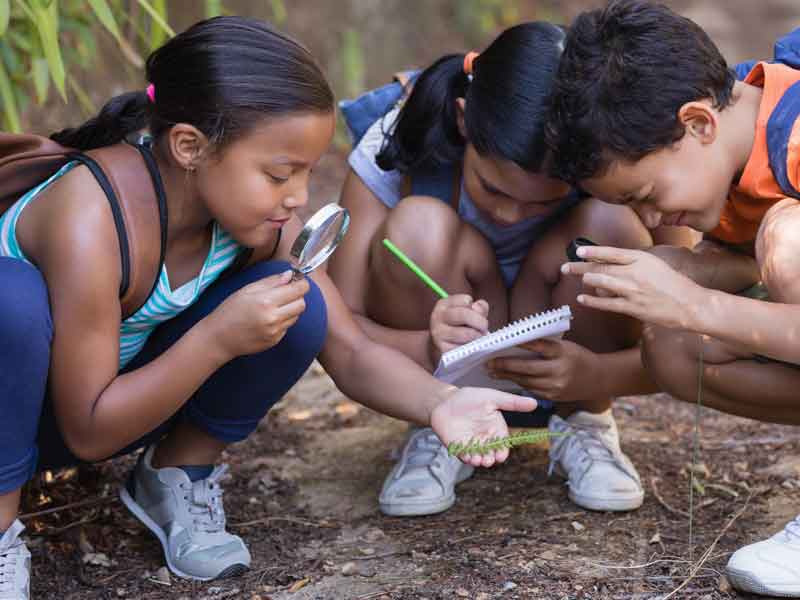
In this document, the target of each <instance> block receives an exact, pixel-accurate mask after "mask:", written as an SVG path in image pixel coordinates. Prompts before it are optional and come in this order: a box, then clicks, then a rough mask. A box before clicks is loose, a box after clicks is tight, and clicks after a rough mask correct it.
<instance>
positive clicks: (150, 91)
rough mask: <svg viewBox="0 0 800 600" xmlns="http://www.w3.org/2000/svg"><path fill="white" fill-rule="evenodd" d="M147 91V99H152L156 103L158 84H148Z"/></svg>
mask: <svg viewBox="0 0 800 600" xmlns="http://www.w3.org/2000/svg"><path fill="white" fill-rule="evenodd" d="M145 92H146V93H147V99H148V100H150V102H151V103H153V104H155V103H156V86H154V85H153V84H152V83H151V84H150V85H148V86H147V89H146V90H145Z"/></svg>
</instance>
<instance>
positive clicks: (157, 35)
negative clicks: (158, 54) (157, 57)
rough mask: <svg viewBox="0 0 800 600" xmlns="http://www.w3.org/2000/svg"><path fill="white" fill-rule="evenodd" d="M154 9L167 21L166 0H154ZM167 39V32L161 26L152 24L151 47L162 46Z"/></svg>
mask: <svg viewBox="0 0 800 600" xmlns="http://www.w3.org/2000/svg"><path fill="white" fill-rule="evenodd" d="M152 1H153V9H154V10H155V11H156V12H157V13H158V14H159V15H160V16H161V18H162V19H163V20H164V22H165V23H166V22H167V3H166V1H165V0H152ZM166 39H167V34H166V33H164V30H163V29H162V28H161V27H156V26H155V24H153V25H151V26H150V49H151V50H155V49H156V48H158V47H160V46H161V44H163V43H164V42H165V41H166Z"/></svg>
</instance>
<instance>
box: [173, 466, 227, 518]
mask: <svg viewBox="0 0 800 600" xmlns="http://www.w3.org/2000/svg"><path fill="white" fill-rule="evenodd" d="M227 471H228V465H226V464H223V465H220V466H218V467H216V468H215V469H214V470H213V471H212V472H211V475H209V476H208V477H206V478H205V479H199V480H198V481H192V482H189V483H182V484H181V489H183V490H184V491H186V492H189V494H188V495H185V496H184V500H186V501H187V502H188V503H189V506H188V511H189V514H191V515H192V522H193V524H194V527H195V529H196V530H198V531H202V532H204V533H218V532H220V531H223V530H224V529H225V509H224V508H223V506H222V493H223V490H222V487H221V486H220V484H219V481H220V479H222V477H223V476H224V475H225V473H227Z"/></svg>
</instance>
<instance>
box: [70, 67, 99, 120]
mask: <svg viewBox="0 0 800 600" xmlns="http://www.w3.org/2000/svg"><path fill="white" fill-rule="evenodd" d="M67 82H68V83H69V89H70V91H72V93H73V94H75V97H76V98H77V99H78V104H80V105H81V108H82V109H83V112H84V114H85V115H86V116H92V115H94V114H97V107H96V106H95V105H94V102H92V100H91V98H89V94H87V93H86V90H84V89H83V87H82V86H81V84H80V83H78V82H77V80H76V79H75V78H74V77H69V78H68V79H67Z"/></svg>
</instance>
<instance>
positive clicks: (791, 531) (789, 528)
mask: <svg viewBox="0 0 800 600" xmlns="http://www.w3.org/2000/svg"><path fill="white" fill-rule="evenodd" d="M783 531H784V533H785V534H786V537H787V538H791V537H796V538H797V539H798V540H800V515H798V516H797V518H796V519H795V520H794V521H789V523H788V524H787V525H786V527H784V528H783Z"/></svg>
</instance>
